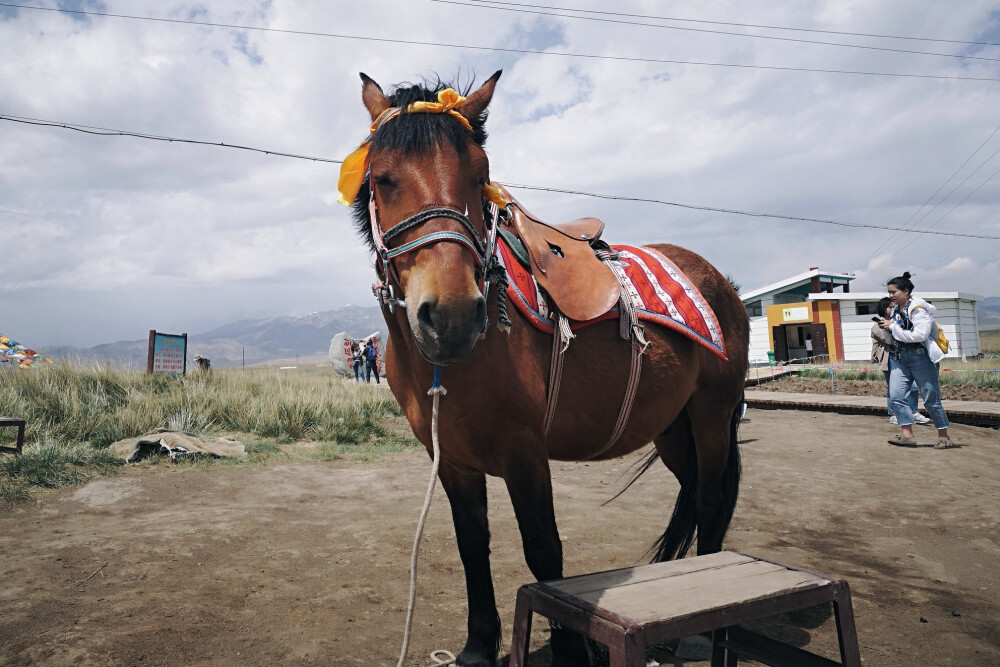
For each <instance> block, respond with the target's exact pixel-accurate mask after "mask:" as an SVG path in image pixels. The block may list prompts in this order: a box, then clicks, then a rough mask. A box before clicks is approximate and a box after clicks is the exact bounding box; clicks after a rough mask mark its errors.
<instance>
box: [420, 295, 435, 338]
mask: <svg viewBox="0 0 1000 667" xmlns="http://www.w3.org/2000/svg"><path fill="white" fill-rule="evenodd" d="M436 305H437V303H436V302H435V301H431V300H425V301H421V302H420V306H418V307H417V322H419V323H420V326H421V327H422V328H424V329H426V330H429V331H433V330H434V308H435V306H436Z"/></svg>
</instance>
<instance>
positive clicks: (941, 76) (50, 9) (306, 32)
mask: <svg viewBox="0 0 1000 667" xmlns="http://www.w3.org/2000/svg"><path fill="white" fill-rule="evenodd" d="M0 7H14V8H18V9H32V10H38V11H46V12H58V13H64V14H80V15H86V16H103V17H106V18H119V19H130V20H136V21H152V22H158V23H173V24H180V25H197V26H206V27H212V28H231V29H234V30H255V31H259V32H273V33H281V34H288V35H305V36H310V37H329V38H334V39H350V40H357V41H367V42H381V43H386V44H409V45H412V46H434V47H441V48H449V49H465V50H469V51H492V52H496V53H523V54H530V55H540V56H559V57H563V58H584V59H591V60H608V61H618V62H639V63H655V64H659V65H695V66H699V67H731V68H735V69H759V70H771V71H781V72H811V73H818V74H851V75H856V76H886V77H897V78H907V79H939V80H951V81H1000V78H996V77H977V76H956V75H946V74H907V73H900V72H868V71H863V70H840V69H819V68H811V67H786V66H779V65H744V64H740V63H716V62H706V61H696V60H675V59H667V58H640V57H630V56H608V55H599V54H593V53H571V52H567V51H539V50H536V49H515V48H511V47H499V46H479V45H470V44H449V43H446V42H425V41H419V40H412V39H390V38H387V37H369V36H361V35H344V34H339V33H329V32H316V31H309V30H289V29H284V28H264V27H260V26H247V25H236V24H231V23H213V22H208V21H191V20H184V19H167V18H157V17H152V16H132V15H128V14H111V13H108V12H93V11H84V10H79V9H60V8H55V7H35V6H32V5H20V4H13V3H5V2H0Z"/></svg>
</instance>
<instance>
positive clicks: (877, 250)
mask: <svg viewBox="0 0 1000 667" xmlns="http://www.w3.org/2000/svg"><path fill="white" fill-rule="evenodd" d="M998 131H1000V125H998V126H997V127H996V129H995V130H993V131H992V132H991V133H990V136H988V137H986V139H985V141H983V143H981V144H979V148H977V149H976V150H974V151H973V152H972V155H970V156H969V157H967V158H965V162H963V163H962V164H961V165H959V167H958V169H956V170H955V171H954V172H953V173H952V174H951V176H949V177H948V178H947V179H945V182H944V183H942V184H941V185H940V186H938V189H937V190H935V191H934V194H932V195H931V196H930V197H928V198H927V200H926V201H925V202H924V203H923V204H921V205H920V208H918V209H917V210H916V211H914V212H913V213H912V214H911V215H910V217H909V218H907V219H906V222H904V223H903V227H908V226H909V224H910V221H911V220H913V219H914V218H916V217H917V214H919V213H920V211H922V210H923V209H924V207H925V206H927V204H928V203H930V201H931V200H932V199H934V197H936V196H937V195H938V193H939V192H941V190H943V189H944V187H945V186H946V185H948V183H950V182H951V179H953V178H955V176H957V175H958V172H960V171H962V169H964V168H965V165H967V164H969V161H971V160H972V158H974V157H976V155H978V154H979V151H981V150H982V149H983V146H985V145H986V144H987V143H989V141H990V139H992V138H993V135H995V134H996V133H997V132H998ZM998 152H1000V149H998V150H997V151H995V152H994V153H993V155H991V156H989V157H988V158H986V159H985V160H984V161H983V162H982V164H980V165H979V166H978V167H976V169H975V170H973V171H972V173H970V174H969V175H968V176H966V177H965V179H964V180H963V181H962V182H961V183H959V184H958V185H956V186H955V187H954V188H952V190H951V192H949V193H948V194H947V195H945V196H944V197H942V198H941V200H940V201H939V202H938V203H936V204H934V206H933V207H931V208H930V209H929V210H928V211H927V212H926V213H924V214H923V215H922V216H920V218H918V219H917V221H916V222H917V223H919V222H920V221H921V220H923V219H924V218H926V217H927V216H928V215H930V214H931V213H933V212H934V210H935V209H937V207H938V206H940V205H941V204H943V203H944V202H945V200H947V199H948V197H950V196H951V195H953V194H954V193H955V191H956V190H958V188H960V187H962V186H963V185H965V182H966V181H968V180H969V179H970V178H972V177H973V176H974V175H975V174H976V173H978V172H979V170H980V169H982V168H983V167H984V166H986V163H987V162H989V161H990V160H992V159H993V158H994V157H995V156H996V154H997V153H998ZM991 178H992V177H991ZM987 180H989V179H987ZM984 184H985V183H984ZM979 187H982V185H980V186H979ZM976 189H977V190H978V189H979V188H976ZM967 198H968V197H966V199H967ZM962 201H965V200H964V199H963V200H962ZM952 210H954V209H952ZM950 212H951V211H949V213H950ZM945 215H947V214H945ZM937 222H941V219H938V221H937ZM937 222H935V223H934V224H935V225H936V224H937ZM931 226H932V227H933V226H934V225H931ZM898 237H899V233H898V232H897V233H894V234H890V235H889V238H887V239H886V240H885V241H883V242H882V243H881V245H879V247H877V248H875V251H874V252H873V253H872V254H870V255H868V257H867V258H866V259H865V261H864V262H862V266H864V265H867V264H868V262H870V261H871V260H872V258H873V257H875V256H876V255H878V254H879V253H880V252H882V250H883V249H884V248H886V247H888V246H889V244H890V243H892V242H893V241H895V240H896V239H897V238H898ZM897 252H898V251H897ZM893 254H895V253H893Z"/></svg>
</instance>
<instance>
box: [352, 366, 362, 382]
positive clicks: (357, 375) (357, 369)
mask: <svg viewBox="0 0 1000 667" xmlns="http://www.w3.org/2000/svg"><path fill="white" fill-rule="evenodd" d="M361 365H362V364H361V362H360V361H356V362H354V379H355V380H357V381H358V382H361Z"/></svg>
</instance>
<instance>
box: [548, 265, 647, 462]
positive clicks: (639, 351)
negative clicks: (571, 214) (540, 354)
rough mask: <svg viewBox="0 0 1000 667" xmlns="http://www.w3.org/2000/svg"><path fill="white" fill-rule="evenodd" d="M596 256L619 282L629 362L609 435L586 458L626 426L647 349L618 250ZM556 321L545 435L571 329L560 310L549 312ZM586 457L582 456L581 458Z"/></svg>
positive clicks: (621, 327)
mask: <svg viewBox="0 0 1000 667" xmlns="http://www.w3.org/2000/svg"><path fill="white" fill-rule="evenodd" d="M596 254H597V257H598V258H599V259H600V260H601V261H603V262H604V263H605V264H607V265H608V267H609V268H610V269H611V271H612V273H614V274H615V278H617V279H618V283H619V284H620V285H621V288H622V289H621V294H620V295H619V298H618V311H619V313H618V317H619V334H620V335H621V337H622V338H623V339H624V340H628V341H631V346H630V347H631V348H632V358H631V363H630V364H629V378H628V386H627V387H626V388H625V396H624V397H623V399H622V405H621V408H620V409H619V411H618V419H617V420H616V421H615V426H614V429H612V431H611V437H610V438H609V439H608V441H607V443H606V444H605V445H604V447H602V448H601V449H600V450H598V451H597V452H595V453H594V454H591V455H590V456H588V457H587V459H594V458H597V457H598V456H601V455H602V454H604V453H605V452H607V451H608V450H610V449H611V448H612V447H613V446H614V445H615V443H616V442H618V439H619V438H621V436H622V434H623V433H624V432H625V427H626V426H628V420H629V417H630V416H631V414H632V406H633V404H634V403H635V397H636V395H637V394H638V391H639V377H640V376H641V374H642V357H643V355H644V354H645V353H646V352H647V351H648V350H649V347H650V343H649V342H647V341H646V337H645V335H644V333H643V326H642V325H641V324H639V316H638V314H637V313H636V303H637V299H638V295H637V294H635V292H634V290H633V289H632V285H631V281H630V280H629V278H628V275H626V273H625V270H624V269H623V268H622V267H621V265H620V264H619V263H618V262H617V261H616V260H617V259H618V253H616V252H614V251H613V250H611V249H610V247H607V246H605V247H604V248H599V249H597V250H596ZM553 319H554V320H555V322H556V326H555V327H554V331H553V332H552V358H551V360H550V362H549V390H548V395H547V397H546V404H545V418H544V420H543V422H542V426H543V432H544V433H545V435H546V436H548V434H549V431H550V430H551V428H552V422H553V420H554V418H555V412H556V404H557V403H558V401H559V389H560V386H561V385H562V372H563V362H564V360H565V354H566V349H567V348H568V347H569V342H570V339H571V338H574V335H573V332H572V330H571V329H570V327H569V320H568V319H567V318H566V316H565V315H563V314H562V313H553ZM585 460H586V459H585Z"/></svg>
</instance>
